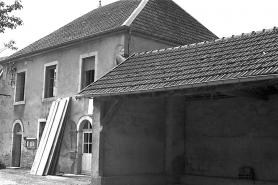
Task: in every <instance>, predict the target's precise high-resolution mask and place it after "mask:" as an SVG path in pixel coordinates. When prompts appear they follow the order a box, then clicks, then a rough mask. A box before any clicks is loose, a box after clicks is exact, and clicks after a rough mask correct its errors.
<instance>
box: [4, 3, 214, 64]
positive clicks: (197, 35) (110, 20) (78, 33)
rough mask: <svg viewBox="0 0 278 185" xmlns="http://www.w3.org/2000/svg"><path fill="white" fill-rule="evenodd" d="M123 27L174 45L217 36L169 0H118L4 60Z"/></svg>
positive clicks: (111, 31)
mask: <svg viewBox="0 0 278 185" xmlns="http://www.w3.org/2000/svg"><path fill="white" fill-rule="evenodd" d="M124 28H132V31H133V32H134V31H135V32H139V33H142V34H144V35H149V36H152V37H155V38H160V39H163V40H165V41H169V42H172V43H177V45H179V44H190V43H194V42H201V41H205V40H211V39H215V38H217V36H215V35H214V34H213V33H212V32H211V31H209V30H208V29H207V28H206V27H204V26H203V25H202V24H201V23H199V22H198V21H197V20H196V19H194V18H193V17H192V16H191V15H189V14H188V13H187V12H185V11H184V10H183V9H182V8H181V7H179V6H178V5H177V4H175V3H174V2H173V1H172V0H121V1H117V2H114V3H111V4H108V5H106V6H102V7H99V8H97V9H94V10H92V11H91V12H89V13H87V14H85V15H83V16H81V17H79V18H77V19H76V20H74V21H72V22H70V23H68V24H67V25H65V26H63V27H61V28H60V29H58V30H56V31H54V32H53V33H50V34H49V35H47V36H45V37H43V38H41V39H39V40H38V41H36V42H34V43H32V44H30V45H29V46H27V47H25V48H23V49H22V50H20V51H18V52H16V53H14V54H13V55H11V56H9V57H8V58H6V59H5V60H4V62H6V61H9V60H14V59H18V58H21V57H26V56H29V55H31V54H37V53H39V52H42V51H45V50H48V49H53V48H56V47H60V46H64V45H65V44H72V43H74V42H77V41H80V40H81V41H84V40H86V39H89V38H92V37H96V36H99V35H101V34H107V33H113V32H115V31H117V30H120V29H124ZM0 63H1V62H0Z"/></svg>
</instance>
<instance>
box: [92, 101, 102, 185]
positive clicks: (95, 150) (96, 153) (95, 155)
mask: <svg viewBox="0 0 278 185" xmlns="http://www.w3.org/2000/svg"><path fill="white" fill-rule="evenodd" d="M102 107H103V106H102V102H101V101H99V100H97V99H94V109H93V129H92V132H93V146H92V173H91V175H92V181H91V184H94V185H101V177H102V174H103V172H102V157H101V156H102V154H101V151H102V148H103V144H102V140H103V139H102V138H103V137H102V132H101V130H102V126H101V122H100V121H101V118H102V115H101V114H102Z"/></svg>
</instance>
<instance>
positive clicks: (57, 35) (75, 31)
mask: <svg viewBox="0 0 278 185" xmlns="http://www.w3.org/2000/svg"><path fill="white" fill-rule="evenodd" d="M140 2H141V0H122V1H117V2H114V3H111V4H109V5H106V6H102V7H100V8H97V9H94V10H92V11H91V12H89V13H87V14H85V15H83V16H81V17H79V18H77V19H75V20H74V21H72V22H70V23H68V24H67V25H65V26H63V27H62V28H60V29H58V30H56V31H54V32H52V33H50V34H49V35H47V36H45V37H43V38H41V39H39V40H38V41H36V42H34V43H32V44H31V45H29V46H27V47H25V48H23V49H22V50H20V51H18V52H16V53H15V54H13V55H11V56H10V57H9V58H8V59H12V58H15V57H18V56H22V55H25V54H29V53H33V52H36V51H40V50H43V49H47V48H51V47H55V46H59V45H61V44H65V43H68V42H71V41H75V40H80V39H82V38H87V37H90V36H94V35H97V34H99V33H103V32H106V31H109V30H113V29H115V28H119V27H121V25H122V24H123V22H124V21H125V20H126V19H128V17H129V16H130V15H131V14H132V12H133V11H134V10H135V9H136V7H137V6H138V5H139V4H140Z"/></svg>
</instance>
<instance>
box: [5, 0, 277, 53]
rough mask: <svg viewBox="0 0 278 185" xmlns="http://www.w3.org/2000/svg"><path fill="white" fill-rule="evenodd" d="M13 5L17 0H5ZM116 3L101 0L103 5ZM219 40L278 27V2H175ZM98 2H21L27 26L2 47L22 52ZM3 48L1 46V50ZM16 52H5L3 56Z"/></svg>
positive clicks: (8, 34) (21, 14) (7, 37)
mask: <svg viewBox="0 0 278 185" xmlns="http://www.w3.org/2000/svg"><path fill="white" fill-rule="evenodd" d="M0 1H1V0H0ZM2 1H4V2H6V3H7V4H11V3H12V2H13V1H14V0H2ZM114 1H116V0H102V5H106V4H109V3H111V2H114ZM173 1H174V2H176V3H177V4H178V5H180V6H181V7H182V8H183V9H184V10H185V11H187V12H188V13H189V14H190V15H192V16H193V17H194V18H195V19H197V20H198V21H199V22H201V23H202V24H203V25H204V26H206V27H207V28H208V29H209V30H211V31H212V32H213V33H214V34H216V35H217V36H218V37H229V36H231V35H238V34H241V33H248V32H251V31H259V30H262V29H270V28H273V27H274V26H278V23H277V21H278V19H277V18H278V10H277V7H278V0H173ZM98 3H99V0H22V4H23V9H22V10H19V11H17V12H15V15H16V16H19V17H21V18H22V20H23V21H24V25H23V26H20V27H17V29H15V30H8V29H7V30H6V32H5V33H1V34H0V45H1V46H2V43H4V42H8V41H9V40H11V39H13V40H15V41H16V43H17V44H16V46H17V47H18V48H19V49H22V48H24V47H26V46H27V45H29V44H31V43H33V42H34V41H36V40H38V39H40V38H42V37H44V36H46V35H48V34H50V33H51V32H53V31H55V30H57V29H59V28H60V27H62V26H64V25H65V24H67V23H69V22H71V21H72V20H74V19H76V18H78V17H80V16H82V15H84V14H85V13H87V12H89V11H91V10H93V9H95V8H97V7H98ZM0 48H1V47H0ZM14 52H15V51H10V50H5V51H4V52H2V53H0V57H1V56H8V55H11V54H12V53H14Z"/></svg>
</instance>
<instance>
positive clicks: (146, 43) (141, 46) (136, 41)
mask: <svg viewBox="0 0 278 185" xmlns="http://www.w3.org/2000/svg"><path fill="white" fill-rule="evenodd" d="M174 46H177V45H176V44H170V43H166V42H163V41H159V40H154V39H151V38H147V37H143V36H140V35H135V34H132V35H131V37H130V40H129V54H130V55H132V54H133V53H137V52H144V51H150V50H157V49H164V48H169V47H174Z"/></svg>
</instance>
